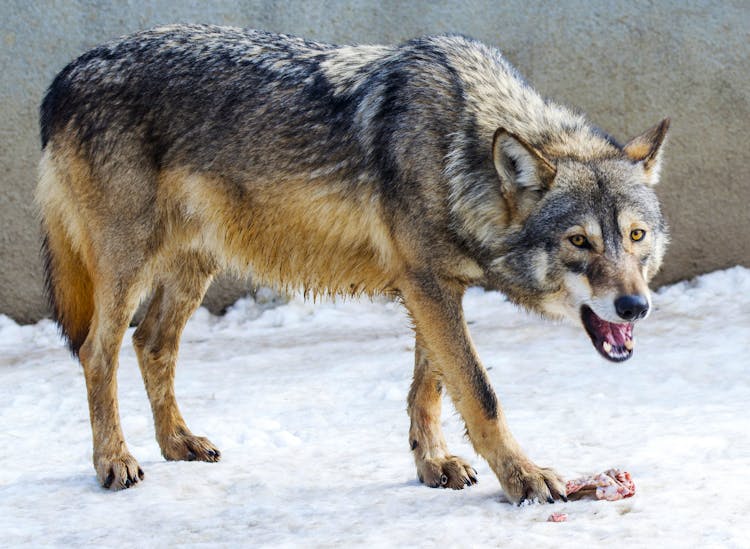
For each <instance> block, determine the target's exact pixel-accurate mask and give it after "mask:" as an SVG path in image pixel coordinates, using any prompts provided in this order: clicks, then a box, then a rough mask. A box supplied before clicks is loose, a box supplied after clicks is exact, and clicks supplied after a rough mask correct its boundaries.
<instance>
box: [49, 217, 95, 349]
mask: <svg viewBox="0 0 750 549" xmlns="http://www.w3.org/2000/svg"><path fill="white" fill-rule="evenodd" d="M58 227H59V226H58ZM60 229H62V227H60ZM42 233H43V241H42V257H43V259H44V281H45V287H46V292H47V300H48V302H49V305H50V309H51V310H52V318H53V319H54V320H55V322H57V324H58V326H59V327H60V330H61V331H62V334H63V336H64V337H65V339H66V340H67V342H68V348H69V349H70V352H71V353H73V354H74V355H75V356H78V350H79V349H80V348H81V345H83V342H84V341H86V336H87V335H88V333H89V327H90V326H91V318H92V316H93V314H94V291H93V290H94V288H93V284H92V282H91V276H90V275H89V273H88V271H87V270H86V268H85V266H84V265H83V262H82V261H81V256H80V254H79V253H78V252H76V251H75V250H74V249H73V246H72V245H71V242H70V241H69V239H68V238H67V236H66V235H65V232H64V231H62V230H60V231H54V232H53V231H50V230H49V229H48V228H47V227H45V226H44V223H43V227H42Z"/></svg>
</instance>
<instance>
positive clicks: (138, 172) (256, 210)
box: [36, 26, 668, 502]
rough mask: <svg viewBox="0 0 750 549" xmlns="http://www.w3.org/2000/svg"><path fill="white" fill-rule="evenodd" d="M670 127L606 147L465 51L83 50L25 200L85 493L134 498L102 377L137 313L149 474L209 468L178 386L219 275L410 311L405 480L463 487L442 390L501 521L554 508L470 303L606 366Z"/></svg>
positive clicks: (253, 43)
mask: <svg viewBox="0 0 750 549" xmlns="http://www.w3.org/2000/svg"><path fill="white" fill-rule="evenodd" d="M667 127H668V121H667V120H664V121H663V122H661V123H660V124H658V125H656V126H655V127H654V128H652V129H650V130H648V131H646V132H645V133H643V134H642V135H639V136H638V137H635V138H634V139H632V140H630V141H629V142H627V143H626V144H624V145H622V144H619V143H618V142H617V141H616V140H615V139H613V138H612V137H610V136H609V135H608V134H606V133H605V132H603V131H602V130H600V129H598V128H596V127H595V126H593V125H591V124H590V123H589V122H587V121H586V119H585V118H584V117H583V116H582V115H580V114H576V113H574V112H572V111H570V110H568V109H566V108H564V107H562V106H559V105H557V104H555V103H553V102H551V101H548V100H545V99H542V98H541V97H540V96H539V95H538V94H537V93H536V92H535V91H534V90H533V89H532V88H531V87H530V86H529V85H528V84H527V83H526V82H525V81H524V80H523V79H522V78H521V76H520V75H519V74H518V73H517V72H516V70H515V69H514V68H513V67H512V66H511V65H510V64H509V63H508V62H507V61H506V60H505V58H504V57H503V56H502V54H501V53H500V52H499V51H498V50H497V49H495V48H493V47H489V46H486V45H483V44H481V43H479V42H476V41H474V40H471V39H469V38H465V37H462V36H431V37H426V38H419V39H416V40H412V41H409V42H406V43H404V44H401V45H398V46H332V45H327V44H319V43H315V42H308V41H305V40H302V39H299V38H295V37H291V36H284V35H276V34H270V33H266V32H261V31H253V30H240V29H233V28H222V27H214V26H168V27H162V28H157V29H154V30H150V31H147V32H140V33H138V34H134V35H132V36H128V37H125V38H122V39H119V40H117V41H113V42H111V43H108V44H105V45H103V46H101V47H98V48H95V49H93V50H91V51H89V52H88V53H85V54H83V55H82V56H81V57H79V58H78V59H76V60H75V61H73V62H72V63H70V64H69V65H68V66H67V67H65V68H64V69H63V70H62V71H61V72H60V73H59V74H58V75H57V77H56V78H55V79H54V81H53V83H52V84H51V86H50V87H49V89H48V91H47V94H46V96H45V98H44V100H43V103H42V105H41V139H42V148H43V154H42V159H41V165H40V180H39V185H38V189H37V194H36V197H37V201H38V205H39V207H40V210H41V218H42V232H43V257H44V262H45V269H46V278H47V288H48V293H49V297H50V301H51V306H52V310H53V313H54V318H55V319H56V320H57V322H58V323H59V325H60V327H61V330H62V333H63V334H64V336H65V337H66V338H67V341H68V343H69V346H70V349H71V350H72V352H73V353H74V354H75V355H76V356H77V357H78V358H79V360H80V362H81V364H82V366H83V370H84V373H85V378H86V386H87V391H88V401H89V409H90V419H91V425H92V430H93V461H94V468H95V470H96V475H97V477H98V479H99V481H100V482H101V484H102V485H103V486H104V487H107V488H110V489H120V488H127V487H129V486H131V485H133V484H135V483H137V482H138V481H139V480H141V479H142V478H143V471H142V470H141V468H140V467H139V465H138V463H137V461H136V460H135V458H134V457H133V456H132V455H131V454H130V452H129V451H128V448H127V446H126V444H125V440H124V437H123V434H122V430H121V428H120V419H119V411H118V404H117V386H116V375H115V374H116V370H117V356H118V350H119V348H120V345H121V342H122V339H123V336H124V334H125V331H126V328H127V327H128V324H129V322H130V320H131V317H132V315H133V312H134V310H135V309H136V307H137V306H138V304H139V302H140V301H141V300H142V299H144V298H146V297H148V299H149V303H148V306H147V310H146V313H145V317H144V318H143V320H142V321H141V322H140V325H139V326H138V328H137V330H136V331H135V334H134V337H133V343H134V346H135V349H136V351H137V355H138V361H139V365H140V369H141V373H142V375H143V380H144V383H145V387H146V391H147V393H148V397H149V400H150V402H151V407H152V410H153V415H154V423H155V432H156V439H157V441H158V443H159V446H160V447H161V451H162V454H163V455H164V457H165V458H166V459H168V460H194V459H196V460H204V461H216V460H218V459H219V456H220V454H219V451H218V450H217V449H216V448H215V447H214V445H213V444H212V443H211V442H210V441H209V440H208V439H206V438H203V437H199V436H196V435H194V434H193V433H192V432H191V431H190V429H188V427H187V425H186V424H185V421H184V419H183V417H182V415H181V413H180V410H179V408H178V406H177V402H176V400H175V394H174V385H173V379H174V371H175V361H176V359H177V350H178V344H179V340H180V334H181V332H182V329H183V327H184V325H185V322H186V321H187V319H188V318H189V317H190V315H191V314H192V313H193V311H195V309H196V308H197V307H198V305H199V303H200V302H201V298H202V297H203V294H204V292H205V290H206V287H207V286H208V284H209V282H210V281H211V278H212V277H213V276H214V275H215V274H216V273H217V272H219V271H220V270H222V269H233V270H234V271H237V272H240V273H248V272H250V273H252V274H253V276H254V279H255V281H257V282H258V283H262V284H267V285H272V286H275V287H277V288H281V289H285V290H297V289H301V290H302V291H304V292H308V293H313V294H329V295H340V294H348V295H359V294H365V295H374V294H386V295H389V296H393V297H394V298H396V299H400V300H402V301H403V304H404V305H405V307H406V309H407V310H408V312H409V314H410V315H411V317H412V319H413V322H414V331H415V335H416V353H415V367H414V380H413V384H412V387H411V390H410V392H409V395H408V413H409V416H410V418H411V428H410V430H409V443H410V446H411V449H412V451H413V453H414V459H415V461H416V468H417V474H418V477H419V478H420V479H421V480H422V481H423V482H424V483H425V484H427V485H429V486H435V487H441V486H442V487H450V488H462V487H464V486H468V485H471V484H473V483H475V482H476V480H477V478H476V471H475V470H474V469H473V468H472V467H471V465H469V463H468V462H467V461H465V460H464V459H462V458H460V457H457V456H454V455H453V454H451V453H450V452H449V450H448V448H447V446H446V442H445V440H444V438H443V434H442V432H441V429H440V412H441V410H440V407H441V399H440V395H441V391H442V389H443V388H445V389H446V390H447V392H448V394H449V395H450V396H451V397H452V399H453V402H454V403H455V406H456V408H457V410H458V411H459V413H460V414H461V417H462V418H463V420H464V422H465V424H466V432H467V435H468V437H469V439H470V440H471V442H472V444H473V446H474V448H475V449H476V451H477V452H478V453H479V454H480V455H481V456H482V457H483V458H484V459H486V460H487V461H488V462H489V464H490V466H491V468H492V470H493V471H494V472H495V474H496V475H497V477H498V479H499V481H500V484H501V485H502V488H503V490H504V491H505V493H506V495H507V496H508V498H509V499H510V500H511V501H513V502H521V501H524V500H539V501H542V502H547V501H549V502H553V501H554V500H555V499H558V498H564V497H565V488H564V484H563V482H562V479H561V478H560V477H559V476H558V475H557V474H556V473H555V472H554V471H553V470H552V469H548V468H541V467H538V466H537V465H535V464H534V463H533V462H532V461H531V460H530V459H529V458H527V457H526V455H525V454H524V452H523V450H522V449H521V447H520V445H519V444H518V443H517V442H516V440H515V439H514V438H513V436H512V435H511V432H510V429H509V428H508V425H507V423H506V420H505V417H504V414H503V410H502V408H501V406H500V403H499V402H498V399H497V397H496V395H495V393H494V391H493V389H492V387H491V386H490V381H489V378H488V376H487V372H486V371H485V369H484V367H483V366H482V363H481V362H480V360H479V357H478V356H477V353H476V350H475V348H474V345H473V344H472V341H471V337H470V335H469V331H468V329H467V326H466V322H465V320H464V315H463V312H462V303H461V300H462V295H463V293H464V290H465V289H466V288H467V287H468V286H471V285H479V286H483V287H485V288H491V289H496V290H500V291H501V292H504V294H505V295H506V296H507V297H508V298H509V299H510V300H512V301H513V302H515V303H518V304H520V305H521V306H523V307H525V308H527V309H529V310H531V311H536V312H538V313H541V314H542V315H545V316H548V317H552V318H571V319H573V320H574V321H575V322H578V323H581V325H582V326H583V328H584V330H585V331H586V333H588V335H589V336H590V337H591V340H592V342H593V344H594V346H595V348H596V350H597V351H598V352H599V353H601V354H602V355H603V356H604V357H605V358H607V359H609V360H613V361H620V360H624V359H626V358H628V357H629V356H630V355H631V354H632V352H633V335H632V332H633V325H634V324H635V322H636V321H637V320H638V319H640V318H642V317H643V316H645V315H646V314H647V312H648V310H649V304H650V298H649V291H648V287H647V283H648V281H649V280H650V279H651V277H652V276H653V275H654V274H655V273H656V271H657V269H658V268H659V266H660V264H661V261H662V257H663V254H664V250H665V245H666V230H665V223H664V221H663V219H662V215H661V213H660V208H659V204H658V201H657V198H656V195H655V193H654V191H653V185H654V184H655V183H656V182H657V180H658V178H659V166H660V159H661V149H662V143H663V142H664V138H665V135H666V132H667ZM561 352H562V351H561ZM540 382H541V380H540Z"/></svg>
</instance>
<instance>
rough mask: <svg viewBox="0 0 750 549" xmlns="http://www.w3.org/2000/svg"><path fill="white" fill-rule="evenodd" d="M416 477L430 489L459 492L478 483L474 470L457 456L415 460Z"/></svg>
mask: <svg viewBox="0 0 750 549" xmlns="http://www.w3.org/2000/svg"><path fill="white" fill-rule="evenodd" d="M417 476H419V481H420V482H423V483H424V484H426V485H427V486H430V487H432V488H452V489H454V490H461V489H462V488H464V487H465V486H471V485H472V484H476V483H477V482H478V480H477V472H476V470H475V469H474V468H473V467H472V466H471V465H469V463H468V462H467V461H465V460H463V459H461V458H460V457H457V456H445V457H443V458H437V459H426V458H425V459H420V460H417Z"/></svg>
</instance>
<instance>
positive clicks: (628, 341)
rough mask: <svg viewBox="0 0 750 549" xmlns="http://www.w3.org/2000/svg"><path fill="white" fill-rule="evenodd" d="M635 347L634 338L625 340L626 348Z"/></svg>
mask: <svg viewBox="0 0 750 549" xmlns="http://www.w3.org/2000/svg"><path fill="white" fill-rule="evenodd" d="M633 347H635V343H633V340H632V339H626V340H625V348H626V349H627V350H628V351H632V350H633Z"/></svg>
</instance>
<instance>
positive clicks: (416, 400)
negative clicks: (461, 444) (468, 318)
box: [408, 332, 477, 490]
mask: <svg viewBox="0 0 750 549" xmlns="http://www.w3.org/2000/svg"><path fill="white" fill-rule="evenodd" d="M441 392H442V381H441V380H440V375H439V373H438V371H437V369H436V367H435V366H434V365H433V361H432V360H430V358H429V355H428V351H427V349H426V348H425V346H424V344H423V343H422V337H421V336H420V335H419V333H418V332H417V339H416V348H415V350H414V380H413V381H412V384H411V390H410V391H409V400H408V403H409V408H408V411H409V418H410V419H411V426H410V427H409V445H410V446H411V450H412V452H413V453H414V462H415V464H416V466H417V476H418V477H419V480H420V482H423V483H424V484H426V485H427V486H430V487H432V488H453V489H454V490H460V489H461V488H463V487H465V486H471V485H472V484H476V482H477V472H476V471H475V470H474V468H473V467H472V466H471V465H469V463H468V462H467V461H466V460H464V459H462V458H460V457H458V456H454V455H451V453H450V452H449V451H448V446H447V445H446V444H445V438H444V437H443V430H442V429H441V427H440V409H441V407H442V398H441V396H440V393H441Z"/></svg>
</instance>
